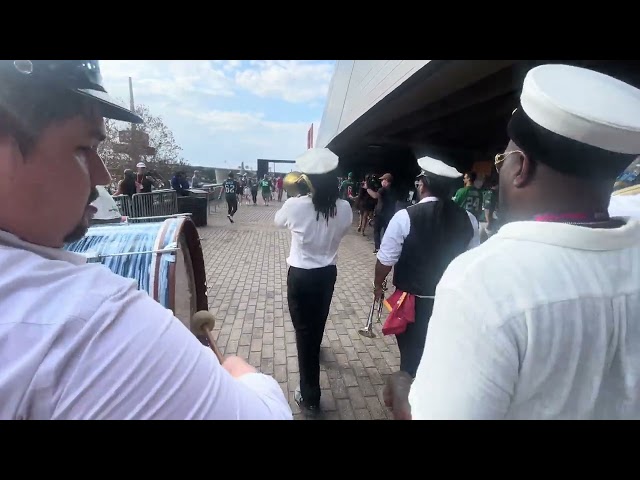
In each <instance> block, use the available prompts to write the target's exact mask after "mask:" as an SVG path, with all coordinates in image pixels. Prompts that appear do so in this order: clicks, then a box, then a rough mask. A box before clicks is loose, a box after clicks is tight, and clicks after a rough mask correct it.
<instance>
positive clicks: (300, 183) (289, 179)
mask: <svg viewBox="0 0 640 480" xmlns="http://www.w3.org/2000/svg"><path fill="white" fill-rule="evenodd" d="M282 183H283V188H284V191H285V192H287V195H288V196H289V197H297V196H299V195H309V194H310V193H313V185H311V180H309V177H307V176H306V175H305V174H304V173H300V172H291V173H287V174H286V175H285V177H284V179H283V181H282Z"/></svg>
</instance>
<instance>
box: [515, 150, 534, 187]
mask: <svg viewBox="0 0 640 480" xmlns="http://www.w3.org/2000/svg"><path fill="white" fill-rule="evenodd" d="M518 162H519V167H518V170H517V172H516V176H515V177H514V179H513V185H514V186H515V187H516V188H523V187H526V186H527V185H529V184H530V183H531V182H532V181H533V177H534V175H535V171H536V165H535V162H533V160H531V159H530V158H529V157H528V156H527V155H526V154H522V155H520V156H519V158H518Z"/></svg>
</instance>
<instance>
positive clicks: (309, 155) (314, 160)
mask: <svg viewBox="0 0 640 480" xmlns="http://www.w3.org/2000/svg"><path fill="white" fill-rule="evenodd" d="M296 168H297V170H298V171H299V172H301V173H306V174H310V175H320V174H323V173H329V172H332V171H334V170H335V169H336V168H338V156H337V155H336V154H335V153H333V152H332V151H331V150H329V149H328V148H310V149H308V150H307V151H306V152H304V153H303V154H302V155H300V156H299V157H298V158H296Z"/></svg>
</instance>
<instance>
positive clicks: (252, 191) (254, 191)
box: [251, 190, 258, 203]
mask: <svg viewBox="0 0 640 480" xmlns="http://www.w3.org/2000/svg"><path fill="white" fill-rule="evenodd" d="M251 197H252V198H253V203H257V201H258V190H251Z"/></svg>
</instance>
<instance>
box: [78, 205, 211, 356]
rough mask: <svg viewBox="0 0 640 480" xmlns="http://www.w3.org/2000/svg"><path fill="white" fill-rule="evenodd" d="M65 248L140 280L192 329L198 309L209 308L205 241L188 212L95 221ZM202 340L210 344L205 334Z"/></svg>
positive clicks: (140, 285) (124, 275) (150, 292)
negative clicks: (144, 218) (133, 219)
mask: <svg viewBox="0 0 640 480" xmlns="http://www.w3.org/2000/svg"><path fill="white" fill-rule="evenodd" d="M66 249H67V250H69V251H72V252H76V253H81V254H84V255H86V256H87V257H88V259H89V261H97V262H100V263H102V264H103V265H105V266H106V267H108V268H109V269H110V270H111V271H113V272H114V273H116V274H118V275H120V276H123V277H126V278H131V279H133V280H136V281H137V283H138V288H139V289H140V290H144V291H146V292H147V293H148V294H149V295H150V296H151V297H152V298H153V299H154V300H156V301H157V302H159V303H160V304H161V305H163V306H164V307H166V308H168V309H169V310H171V311H172V312H173V314H174V315H175V316H176V317H177V318H178V319H179V320H180V321H181V322H182V323H183V324H184V325H185V326H186V327H187V328H189V325H190V320H191V317H192V315H193V314H194V313H195V312H197V311H199V310H208V299H207V282H206V273H205V266H204V256H203V254H202V245H201V243H200V237H199V235H198V230H197V229H196V226H195V224H194V223H193V221H192V220H191V219H190V218H189V217H175V218H169V219H166V220H164V221H161V222H150V223H122V224H110V225H94V226H92V227H90V228H89V231H88V232H87V234H86V235H85V237H84V238H82V239H81V240H78V241H77V242H74V243H72V244H69V245H67V247H66ZM198 339H199V340H200V341H201V342H202V343H205V344H207V343H208V342H207V341H206V336H198Z"/></svg>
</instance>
